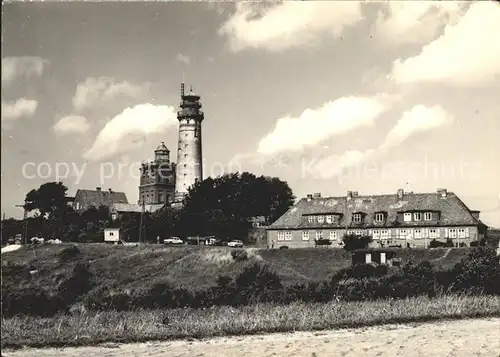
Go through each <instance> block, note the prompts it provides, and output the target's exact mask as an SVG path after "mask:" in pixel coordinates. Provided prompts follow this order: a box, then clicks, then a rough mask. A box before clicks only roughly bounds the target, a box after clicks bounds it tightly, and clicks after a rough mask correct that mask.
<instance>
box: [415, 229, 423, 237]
mask: <svg viewBox="0 0 500 357" xmlns="http://www.w3.org/2000/svg"><path fill="white" fill-rule="evenodd" d="M420 238H422V230H421V229H415V239H420Z"/></svg>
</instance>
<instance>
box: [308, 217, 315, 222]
mask: <svg viewBox="0 0 500 357" xmlns="http://www.w3.org/2000/svg"><path fill="white" fill-rule="evenodd" d="M307 222H309V223H316V217H314V216H309V217H307Z"/></svg>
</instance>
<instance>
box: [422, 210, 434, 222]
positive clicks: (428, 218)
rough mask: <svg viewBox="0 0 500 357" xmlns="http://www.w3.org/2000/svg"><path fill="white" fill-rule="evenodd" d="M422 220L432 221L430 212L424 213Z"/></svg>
mask: <svg viewBox="0 0 500 357" xmlns="http://www.w3.org/2000/svg"><path fill="white" fill-rule="evenodd" d="M424 220H425V221H430V220H432V212H425V213H424Z"/></svg>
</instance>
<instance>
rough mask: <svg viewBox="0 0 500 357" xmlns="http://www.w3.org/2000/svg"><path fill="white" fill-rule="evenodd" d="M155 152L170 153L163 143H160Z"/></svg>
mask: <svg viewBox="0 0 500 357" xmlns="http://www.w3.org/2000/svg"><path fill="white" fill-rule="evenodd" d="M155 151H168V152H170V150H168V148H167V146H166V145H165V143H164V142H163V141H162V142H161V144H160V145H158V147H157V148H156V149H155Z"/></svg>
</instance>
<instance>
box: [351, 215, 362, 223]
mask: <svg viewBox="0 0 500 357" xmlns="http://www.w3.org/2000/svg"><path fill="white" fill-rule="evenodd" d="M352 221H353V222H354V223H361V214H359V213H355V214H353V216H352Z"/></svg>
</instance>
